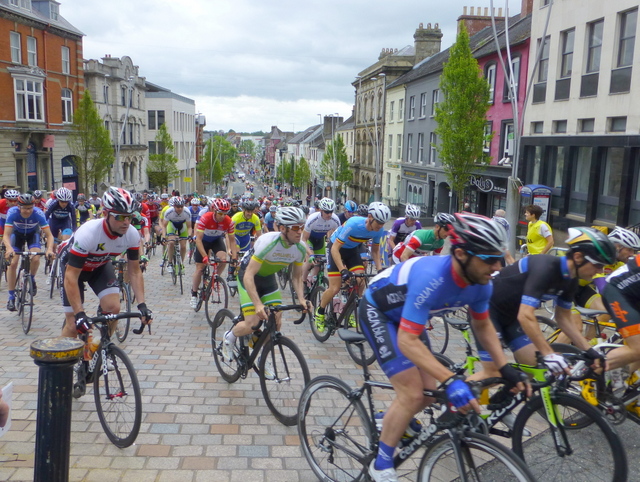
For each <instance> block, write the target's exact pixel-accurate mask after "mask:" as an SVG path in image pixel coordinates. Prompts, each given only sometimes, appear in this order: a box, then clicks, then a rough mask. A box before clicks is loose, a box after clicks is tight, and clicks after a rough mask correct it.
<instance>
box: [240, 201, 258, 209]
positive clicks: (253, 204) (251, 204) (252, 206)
mask: <svg viewBox="0 0 640 482" xmlns="http://www.w3.org/2000/svg"><path fill="white" fill-rule="evenodd" d="M257 207H258V203H257V202H256V201H251V200H249V201H245V202H243V203H242V209H244V210H246V211H254V210H255V209H256V208H257Z"/></svg>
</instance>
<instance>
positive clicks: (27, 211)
mask: <svg viewBox="0 0 640 482" xmlns="http://www.w3.org/2000/svg"><path fill="white" fill-rule="evenodd" d="M34 203H35V199H34V197H33V196H32V195H31V194H29V193H24V194H20V196H18V206H19V207H20V216H22V217H23V218H28V217H29V216H31V213H32V212H33V205H34Z"/></svg>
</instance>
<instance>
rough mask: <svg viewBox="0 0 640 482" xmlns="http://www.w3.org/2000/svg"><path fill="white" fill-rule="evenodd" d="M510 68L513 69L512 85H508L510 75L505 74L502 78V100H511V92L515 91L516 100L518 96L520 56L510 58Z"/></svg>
mask: <svg viewBox="0 0 640 482" xmlns="http://www.w3.org/2000/svg"><path fill="white" fill-rule="evenodd" d="M511 70H512V71H513V86H510V85H509V82H508V81H509V80H510V77H509V75H511V74H510V73H509V75H507V77H506V78H505V79H504V89H503V93H502V100H503V101H504V102H507V101H509V102H510V101H511V92H512V91H513V92H515V93H516V100H517V98H518V79H519V78H520V57H514V58H512V59H511Z"/></svg>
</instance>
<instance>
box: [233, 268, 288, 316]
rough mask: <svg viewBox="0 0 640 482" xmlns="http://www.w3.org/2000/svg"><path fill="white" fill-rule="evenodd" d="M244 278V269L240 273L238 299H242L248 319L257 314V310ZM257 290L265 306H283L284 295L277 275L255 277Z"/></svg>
mask: <svg viewBox="0 0 640 482" xmlns="http://www.w3.org/2000/svg"><path fill="white" fill-rule="evenodd" d="M243 277H244V269H241V270H240V273H238V297H239V299H240V308H241V309H242V314H243V315H244V316H245V317H247V316H249V315H255V314H256V308H255V306H253V301H251V298H250V297H249V293H247V290H246V288H245V287H244V283H243V282H242V278H243ZM255 284H256V290H257V292H258V296H259V297H260V301H262V304H263V305H265V306H268V305H281V304H282V295H281V294H280V288H279V287H278V281H277V280H276V275H275V274H271V275H269V276H256V277H255Z"/></svg>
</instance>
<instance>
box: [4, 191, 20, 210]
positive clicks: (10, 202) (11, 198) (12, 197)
mask: <svg viewBox="0 0 640 482" xmlns="http://www.w3.org/2000/svg"><path fill="white" fill-rule="evenodd" d="M18 197H20V191H18V190H17V189H8V190H7V191H5V193H4V198H5V199H6V200H7V206H9V207H12V206H15V205H16V204H17V203H18Z"/></svg>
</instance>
